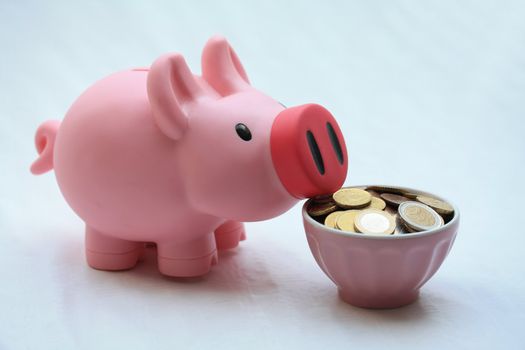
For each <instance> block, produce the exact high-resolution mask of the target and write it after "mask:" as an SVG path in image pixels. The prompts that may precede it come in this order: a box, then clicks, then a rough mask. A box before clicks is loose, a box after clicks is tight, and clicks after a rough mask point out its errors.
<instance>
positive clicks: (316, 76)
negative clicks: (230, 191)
mask: <svg viewBox="0 0 525 350" xmlns="http://www.w3.org/2000/svg"><path fill="white" fill-rule="evenodd" d="M73 3H74V2H65V1H64V2H63V3H62V4H55V5H50V4H48V5H44V2H34V3H30V2H24V3H22V2H18V1H11V2H5V1H4V2H2V4H1V5H0V29H1V30H0V44H1V46H0V47H1V48H2V51H1V55H0V63H1V65H0V66H1V73H0V81H1V83H0V99H1V100H0V101H1V104H0V106H1V107H0V108H1V117H0V162H1V163H0V164H1V165H0V166H1V168H0V169H1V170H0V184H1V185H0V276H1V284H0V348H1V349H89V348H93V349H95V348H96V349H117V348H119V349H124V348H125V346H126V347H128V348H135V349H175V348H178V349H181V348H210V349H212V348H215V349H219V348H227V349H231V348H239V349H247V348H263V349H291V348H299V349H316V348H324V349H341V348H354V349H374V348H387V347H388V349H396V348H399V349H415V348H418V349H420V348H434V347H435V348H440V349H443V348H449V349H458V348H476V349H482V348H487V349H493V348H496V347H498V348H501V349H523V348H525V339H524V338H525V336H524V334H523V327H524V326H523V325H524V324H525V280H524V276H525V274H524V272H525V268H524V265H525V264H524V262H523V253H524V248H523V247H524V245H525V232H524V231H525V230H524V228H523V227H522V226H523V225H521V224H520V221H519V220H516V219H517V218H520V217H522V216H523V201H524V198H525V197H524V195H525V193H524V190H523V181H524V176H525V168H524V160H525V159H524V150H525V141H524V137H523V135H524V132H525V128H524V125H525V124H524V101H525V100H524V96H525V46H524V45H523V43H524V41H523V40H524V38H525V21H524V20H523V18H524V16H525V7H524V5H523V3H521V4H519V3H518V2H493V3H486V2H479V1H478V2H467V1H461V2H453V1H435V2H424V3H423V2H416V1H412V2H410V1H403V2H390V1H385V2H361V3H359V4H357V3H354V4H348V5H343V1H340V2H338V3H333V4H331V5H323V6H318V4H320V3H321V2H312V3H310V4H306V3H304V2H286V3H280V4H277V3H275V4H272V3H270V2H262V3H259V4H256V3H248V2H241V1H239V2H225V3H222V4H219V2H209V3H203V2H193V1H186V2H180V3H178V4H176V3H174V2H171V1H166V2H165V3H157V4H153V3H150V2H148V3H147V4H146V2H144V3H145V4H144V5H141V6H139V5H138V4H137V3H138V2H137V3H135V4H132V3H131V2H124V1H122V2H120V3H119V2H112V4H109V2H108V4H105V3H106V2H100V3H95V2H90V3H89V4H85V5H83V6H82V7H80V6H79V5H77V4H73ZM128 3H129V4H128ZM213 33H222V34H224V35H225V36H227V37H228V38H229V40H230V41H231V43H232V44H233V46H234V47H235V49H236V50H237V53H238V54H239V56H240V57H241V60H242V61H243V62H244V64H245V67H246V69H247V72H248V74H249V76H250V78H251V80H252V82H253V84H254V85H255V86H257V87H258V88H260V89H261V90H262V91H265V92H267V93H268V94H270V95H272V96H274V97H276V98H277V99H279V100H280V101H282V102H283V103H285V104H287V105H294V104H300V103H305V102H318V103H321V104H323V105H325V106H326V107H327V108H328V109H329V110H331V111H332V112H333V114H334V115H335V116H336V118H338V120H339V122H340V124H341V126H342V128H343V132H344V134H345V135H346V138H347V144H348V149H349V154H350V158H351V159H350V160H351V166H350V171H349V177H348V180H347V183H348V184H364V183H390V184H398V185H405V186H410V187H415V188H420V189H422V190H427V191H431V192H435V193H437V194H440V195H443V196H445V197H447V198H451V199H452V200H453V201H455V203H456V204H457V205H458V206H459V208H461V211H462V223H461V227H460V232H459V236H458V239H457V241H456V244H455V246H454V248H453V250H452V252H451V254H450V256H449V257H448V259H447V260H446V261H445V263H444V265H443V266H442V268H441V270H440V271H439V272H438V273H437V274H436V275H435V276H434V278H433V279H432V280H431V281H430V282H429V283H428V284H427V285H426V286H424V288H423V290H422V295H421V298H420V300H419V301H418V302H416V303H415V304H413V305H411V306H408V307H405V308H402V309H398V310H391V311H368V310H362V309H357V308H353V307H351V306H348V305H346V304H344V303H343V302H341V301H339V299H338V298H337V296H336V289H335V287H334V286H333V285H332V283H331V282H330V281H329V280H328V279H327V278H326V277H325V276H324V275H323V274H322V272H321V271H320V269H319V268H318V267H317V266H316V265H315V262H314V260H313V258H312V256H311V255H310V253H309V250H308V247H307V243H306V239H305V237H304V233H303V230H302V225H301V220H300V206H299V205H297V206H296V207H295V208H293V209H292V210H291V211H289V212H288V213H286V214H284V215H282V216H281V217H279V218H276V219H274V220H271V221H267V222H262V223H253V224H249V225H248V240H247V241H246V242H244V243H243V244H242V247H241V248H240V249H237V250H236V251H233V252H228V253H225V254H222V255H221V256H220V263H219V265H218V266H216V267H215V268H214V270H213V272H212V273H211V274H210V275H209V276H207V277H205V278H203V279H201V280H196V281H193V282H186V283H182V282H175V281H172V280H169V279H166V278H162V277H161V276H160V275H159V274H158V273H157V272H156V268H155V266H154V261H153V258H152V257H151V256H150V257H149V259H148V260H147V261H146V263H144V264H141V265H140V266H138V267H137V268H136V269H135V270H132V271H128V272H122V273H106V272H99V271H94V270H91V269H90V268H88V267H87V266H86V264H85V262H84V256H83V235H82V230H83V225H82V222H81V221H80V220H79V219H78V218H77V217H76V216H75V215H74V213H73V212H72V211H71V210H70V209H69V207H68V206H67V205H66V203H65V201H64V200H63V199H62V197H61V195H60V193H59V190H58V188H57V185H56V183H55V180H54V176H53V174H52V173H49V174H46V175H45V176H42V177H32V176H31V175H30V174H29V171H28V166H29V164H30V163H31V162H32V161H33V159H34V158H35V154H36V153H35V151H34V149H33V134H34V131H35V129H36V127H37V125H38V124H39V123H40V122H41V121H43V120H45V119H50V118H62V116H63V115H64V113H65V111H66V110H67V108H68V107H69V105H70V104H71V103H72V102H73V100H74V99H75V97H77V96H78V95H79V94H80V93H81V92H82V91H83V90H84V89H85V88H86V87H87V86H89V85H90V84H91V83H93V82H94V81H95V80H97V79H99V78H101V77H103V76H105V75H107V74H109V73H111V72H113V71H116V70H120V69H124V68H128V67H134V66H143V65H148V64H149V63H151V62H152V61H153V60H154V59H155V57H156V56H158V55H159V54H161V53H164V52H167V51H173V50H176V51H180V52H182V53H184V54H185V55H186V58H187V60H188V61H189V63H190V65H191V66H192V68H193V69H195V70H196V71H197V72H198V71H199V66H200V63H199V57H200V50H201V49H202V46H203V45H204V43H205V41H206V39H207V38H208V37H209V36H210V35H211V34H213Z"/></svg>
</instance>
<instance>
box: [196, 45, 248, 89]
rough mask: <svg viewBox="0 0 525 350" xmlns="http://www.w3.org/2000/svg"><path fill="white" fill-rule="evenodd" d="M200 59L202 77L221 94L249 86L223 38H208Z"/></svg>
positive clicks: (237, 59)
mask: <svg viewBox="0 0 525 350" xmlns="http://www.w3.org/2000/svg"><path fill="white" fill-rule="evenodd" d="M201 61H202V62H201V63H202V77H203V78H204V79H205V80H206V81H207V82H208V83H209V84H210V85H211V86H212V87H213V88H214V89H215V90H217V92H219V93H220V94H221V95H223V96H226V95H231V94H233V93H235V92H238V91H242V90H246V89H247V88H249V86H250V81H249V80H248V76H247V75H246V72H245V71H244V67H243V66H242V64H241V61H240V60H239V57H237V54H236V53H235V51H233V49H232V47H231V46H230V44H228V41H226V39H225V38H223V37H221V36H214V37H212V38H210V40H208V42H207V43H206V46H204V50H203V51H202V60H201Z"/></svg>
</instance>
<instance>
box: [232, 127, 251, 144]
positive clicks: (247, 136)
mask: <svg viewBox="0 0 525 350" xmlns="http://www.w3.org/2000/svg"><path fill="white" fill-rule="evenodd" d="M235 131H237V135H239V137H240V138H241V139H243V140H244V141H250V140H251V139H252V133H251V131H250V129H248V127H247V126H246V125H244V124H243V123H238V124H237V125H235Z"/></svg>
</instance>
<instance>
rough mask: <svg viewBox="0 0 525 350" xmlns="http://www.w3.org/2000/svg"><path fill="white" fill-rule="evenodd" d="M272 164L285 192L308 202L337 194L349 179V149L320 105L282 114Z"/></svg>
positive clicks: (276, 126)
mask: <svg viewBox="0 0 525 350" xmlns="http://www.w3.org/2000/svg"><path fill="white" fill-rule="evenodd" d="M270 146H271V153H272V160H273V163H274V166H275V169H276V172H277V175H278V176H279V179H280V180H281V182H282V183H283V185H284V187H285V188H286V190H287V191H288V192H289V193H290V194H291V195H293V196H294V197H297V198H307V197H312V196H316V195H320V194H326V193H332V192H335V191H336V190H338V189H339V188H340V187H341V186H342V185H343V183H344V181H345V179H346V172H347V170H348V157H347V151H346V145H345V141H344V138H343V135H342V133H341V130H340V129H339V125H338V124H337V122H336V121H335V119H334V117H333V116H332V114H331V113H330V112H329V111H328V110H326V109H325V108H324V107H322V106H320V105H317V104H305V105H301V106H297V107H291V108H287V109H285V110H283V111H282V112H281V113H279V114H278V115H277V117H276V118H275V120H274V122H273V125H272V131H271V136H270Z"/></svg>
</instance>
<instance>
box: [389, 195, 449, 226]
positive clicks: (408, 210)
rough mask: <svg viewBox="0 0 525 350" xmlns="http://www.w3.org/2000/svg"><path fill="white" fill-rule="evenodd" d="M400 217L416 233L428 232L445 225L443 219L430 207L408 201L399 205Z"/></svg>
mask: <svg viewBox="0 0 525 350" xmlns="http://www.w3.org/2000/svg"><path fill="white" fill-rule="evenodd" d="M398 212H399V216H400V218H401V219H402V220H403V221H404V223H405V225H406V226H407V227H408V228H410V229H412V230H415V231H427V230H431V229H434V228H437V227H441V226H442V225H443V219H442V218H441V216H440V215H439V214H438V213H436V211H435V210H434V209H432V208H430V207H429V206H428V205H425V204H422V203H420V202H414V201H408V202H404V203H401V204H400V205H399V209H398Z"/></svg>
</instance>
